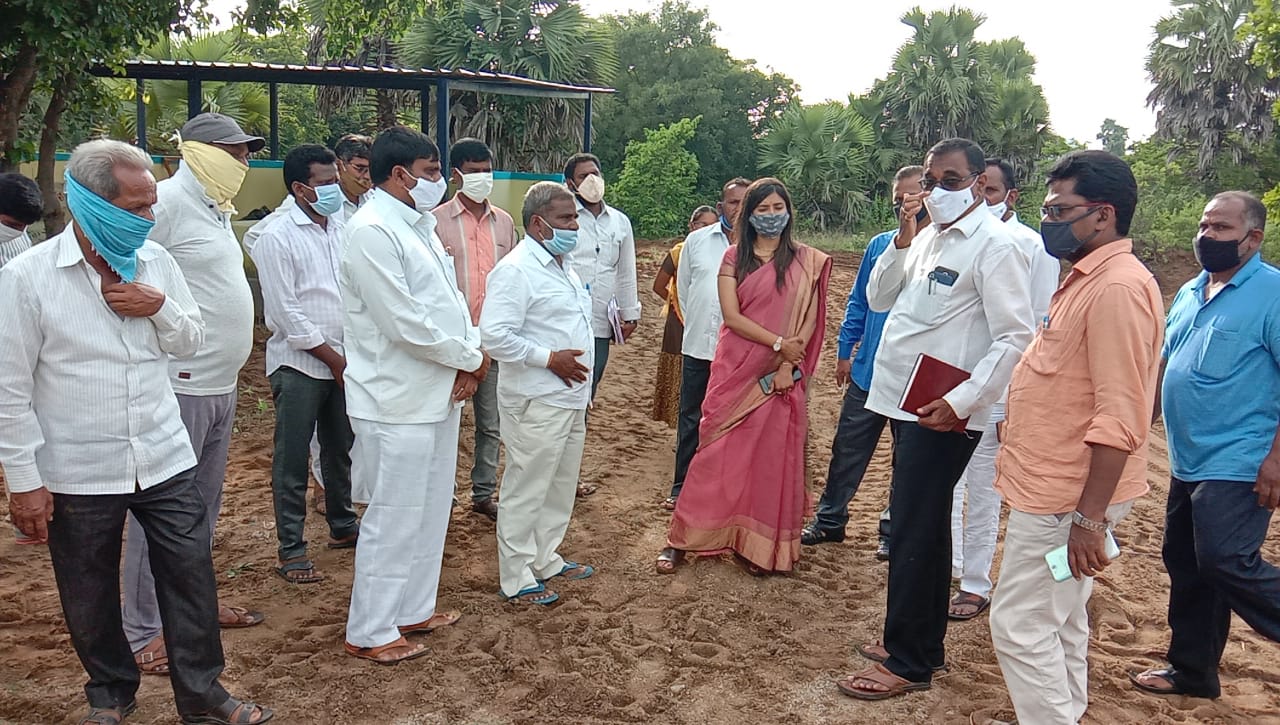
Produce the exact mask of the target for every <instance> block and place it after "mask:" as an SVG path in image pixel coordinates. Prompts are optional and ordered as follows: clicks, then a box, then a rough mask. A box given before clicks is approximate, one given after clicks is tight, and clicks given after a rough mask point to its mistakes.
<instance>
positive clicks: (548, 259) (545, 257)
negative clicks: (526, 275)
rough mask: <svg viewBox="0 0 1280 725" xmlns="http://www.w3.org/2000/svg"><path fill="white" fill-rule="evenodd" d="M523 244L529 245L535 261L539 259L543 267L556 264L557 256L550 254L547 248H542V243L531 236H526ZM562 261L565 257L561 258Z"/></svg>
mask: <svg viewBox="0 0 1280 725" xmlns="http://www.w3.org/2000/svg"><path fill="white" fill-rule="evenodd" d="M523 242H524V243H527V244H528V245H529V251H530V252H531V253H532V254H533V257H534V259H537V260H538V262H539V263H540V264H541V265H542V266H544V267H546V266H548V265H551V264H555V263H556V258H555V256H554V255H553V254H551V252H548V251H547V248H546V247H544V246H542V243H541V242H539V241H538V240H536V239H534V238H533V237H531V236H529V235H528V234H527V233H526V234H525V235H524V240H523ZM560 260H561V261H562V262H563V261H564V257H561V258H560ZM557 266H561V265H557Z"/></svg>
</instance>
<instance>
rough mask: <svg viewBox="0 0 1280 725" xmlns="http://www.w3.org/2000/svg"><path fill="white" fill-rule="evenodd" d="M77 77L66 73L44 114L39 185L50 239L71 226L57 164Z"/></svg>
mask: <svg viewBox="0 0 1280 725" xmlns="http://www.w3.org/2000/svg"><path fill="white" fill-rule="evenodd" d="M76 77H77V74H76V73H74V72H66V73H63V74H62V75H61V76H59V77H58V80H57V81H56V82H54V85H53V95H51V96H49V106H48V108H46V109H45V111H44V126H43V128H41V129H40V161H39V163H38V164H37V165H36V183H37V184H38V185H39V186H40V195H41V196H42V197H43V199H44V233H45V238H46V239H48V238H49V237H52V236H53V235H55V234H58V233H59V232H61V231H62V230H63V228H64V227H66V225H67V217H66V212H65V210H63V208H62V201H61V200H60V199H59V198H58V189H57V179H56V178H55V171H54V169H55V164H56V159H57V154H58V128H59V126H60V125H61V123H62V112H63V111H65V110H67V97H68V96H69V95H71V92H72V88H73V87H74V83H75V81H76Z"/></svg>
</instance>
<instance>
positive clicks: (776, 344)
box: [773, 335, 782, 352]
mask: <svg viewBox="0 0 1280 725" xmlns="http://www.w3.org/2000/svg"><path fill="white" fill-rule="evenodd" d="M773 351H774V352H782V335H778V339H777V340H774V341H773Z"/></svg>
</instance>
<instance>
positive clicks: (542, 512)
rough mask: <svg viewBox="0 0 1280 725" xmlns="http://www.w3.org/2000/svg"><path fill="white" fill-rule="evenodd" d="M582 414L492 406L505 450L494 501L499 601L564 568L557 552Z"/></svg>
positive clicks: (569, 511)
mask: <svg viewBox="0 0 1280 725" xmlns="http://www.w3.org/2000/svg"><path fill="white" fill-rule="evenodd" d="M586 413H587V411H586V410H571V409H568V408H557V407H554V406H551V405H547V404H545V403H541V402H538V401H537V400H531V401H529V402H527V403H525V404H523V405H521V406H518V407H508V406H504V405H501V404H499V406H498V417H499V430H501V431H502V442H503V444H504V445H505V446H506V448H507V468H506V471H505V472H504V473H503V474H502V498H500V499H499V500H498V576H499V578H500V583H501V586H502V593H503V594H504V595H505V596H508V597H510V596H515V595H516V594H517V593H519V592H521V591H524V590H525V589H529V588H530V587H535V586H537V584H538V580H539V579H548V578H550V577H552V576H554V575H555V574H558V573H560V570H561V569H563V568H564V559H563V558H562V557H561V556H560V554H559V553H558V552H557V549H559V548H560V542H562V541H564V534H565V532H566V531H567V530H568V529H569V519H570V517H571V516H572V515H573V502H574V497H575V495H576V493H577V489H578V473H579V471H580V469H581V468H582V448H583V444H584V443H585V442H586V438H587V418H586Z"/></svg>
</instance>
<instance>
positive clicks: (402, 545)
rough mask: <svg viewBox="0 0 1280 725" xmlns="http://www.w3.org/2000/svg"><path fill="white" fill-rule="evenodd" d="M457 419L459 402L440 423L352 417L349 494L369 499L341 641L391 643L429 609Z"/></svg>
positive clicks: (454, 459) (444, 527)
mask: <svg viewBox="0 0 1280 725" xmlns="http://www.w3.org/2000/svg"><path fill="white" fill-rule="evenodd" d="M460 420H461V409H458V408H455V409H454V410H453V412H452V413H450V415H449V417H448V418H446V419H445V420H443V421H441V422H439V423H423V424H408V425H394V424H388V423H375V422H372V421H368V420H361V419H359V418H352V419H351V428H352V430H353V431H354V432H355V437H356V439H355V445H354V446H353V447H352V449H351V480H352V488H353V492H352V493H353V498H356V495H355V492H356V490H357V489H358V490H359V491H360V493H361V494H362V495H361V496H360V497H359V498H360V499H363V500H366V501H368V504H369V508H368V509H367V510H366V511H365V514H364V518H363V520H362V521H361V524H360V542H359V544H357V546H356V564H355V579H354V581H353V583H352V586H351V610H350V612H348V614H347V642H349V643H350V644H352V645H354V646H356V647H381V646H382V645H385V644H390V643H391V642H394V641H395V640H396V639H398V638H399V637H400V631H399V630H398V629H397V627H403V626H407V625H410V624H417V623H419V622H422V621H425V620H427V619H428V618H430V617H431V616H432V615H433V614H435V611H436V590H437V588H438V587H439V585H440V562H441V559H442V558H443V557H444V541H445V534H446V533H448V529H449V513H450V509H451V507H452V504H453V486H454V477H455V473H456V471H457V465H458V424H459V421H460Z"/></svg>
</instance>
